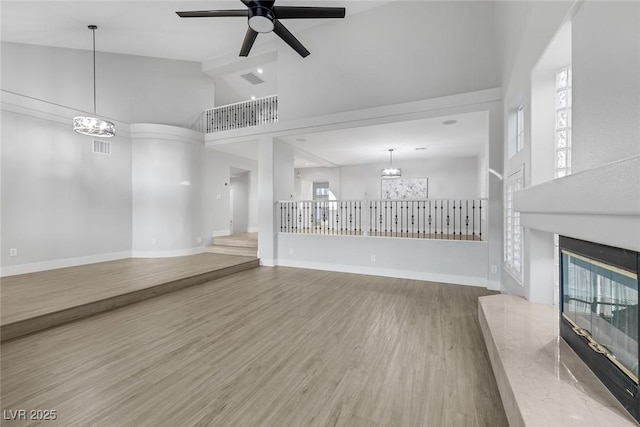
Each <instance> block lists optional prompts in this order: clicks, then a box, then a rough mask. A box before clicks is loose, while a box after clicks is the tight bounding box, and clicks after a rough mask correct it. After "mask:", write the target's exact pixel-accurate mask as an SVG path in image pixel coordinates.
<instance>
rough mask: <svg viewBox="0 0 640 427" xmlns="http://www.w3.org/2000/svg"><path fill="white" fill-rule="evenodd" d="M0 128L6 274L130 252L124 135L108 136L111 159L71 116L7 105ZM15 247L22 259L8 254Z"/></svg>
mask: <svg viewBox="0 0 640 427" xmlns="http://www.w3.org/2000/svg"><path fill="white" fill-rule="evenodd" d="M40 107H43V106H42V105H40ZM37 108H39V107H37ZM1 132H2V133H1V136H2V201H1V209H2V254H1V258H0V259H1V262H2V266H3V274H10V273H14V274H15V273H21V272H25V271H29V268H31V267H27V266H33V265H34V264H37V266H36V267H34V268H36V269H44V268H49V267H52V266H54V265H55V263H54V264H52V263H53V262H54V261H56V260H60V259H66V260H70V259H74V260H77V259H78V258H89V259H90V260H93V262H96V261H98V260H105V259H113V258H123V257H126V256H129V254H130V250H131V203H132V202H131V197H132V190H131V142H130V140H129V139H128V138H127V137H124V136H116V137H115V138H112V139H111V142H112V154H111V155H110V156H107V155H99V154H94V153H93V152H92V150H93V145H92V138H90V137H88V136H85V135H80V134H78V133H76V132H74V131H73V129H72V127H71V120H70V118H69V119H68V120H64V119H63V120H60V121H54V120H49V119H46V118H44V117H34V116H31V115H28V114H23V113H16V112H12V111H7V110H5V109H4V105H3V111H2V130H1ZM10 248H16V249H17V251H18V256H16V257H9V249H10ZM99 256H103V258H100V257H99ZM66 262H67V263H69V262H70V263H73V262H74V261H66ZM20 266H22V267H20Z"/></svg>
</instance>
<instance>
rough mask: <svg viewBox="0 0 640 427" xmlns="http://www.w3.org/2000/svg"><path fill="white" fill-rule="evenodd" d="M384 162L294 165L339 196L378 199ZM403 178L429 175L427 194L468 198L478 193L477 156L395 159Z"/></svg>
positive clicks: (426, 176)
mask: <svg viewBox="0 0 640 427" xmlns="http://www.w3.org/2000/svg"><path fill="white" fill-rule="evenodd" d="M387 166H388V163H374V164H367V165H352V166H341V167H335V168H305V169H298V171H299V174H300V178H299V179H302V180H305V181H311V182H322V181H328V182H329V188H330V190H331V191H332V192H333V193H334V194H335V195H336V197H337V198H338V199H341V200H364V199H380V197H381V188H380V185H381V184H380V183H381V181H380V179H381V178H380V170H381V169H383V168H385V167H387ZM394 166H396V167H399V168H402V176H403V177H404V178H429V198H432V199H472V198H478V197H480V183H479V175H480V171H479V161H478V158H477V157H455V158H445V159H429V160H403V161H395V162H394Z"/></svg>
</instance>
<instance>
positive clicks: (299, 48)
mask: <svg viewBox="0 0 640 427" xmlns="http://www.w3.org/2000/svg"><path fill="white" fill-rule="evenodd" d="M273 25H274V27H273V32H274V33H276V34H277V35H278V37H280V38H281V39H282V40H284V41H285V43H287V44H288V45H289V46H291V47H292V48H293V50H295V51H296V52H298V53H299V54H300V56H302V57H303V58H306V57H307V56H308V55H309V54H310V53H311V52H309V51H308V50H307V49H306V48H305V47H304V46H303V45H302V43H300V42H299V41H298V39H297V38H295V37H294V36H293V34H291V33H290V32H289V30H287V29H286V28H285V26H284V25H282V24H281V23H280V21H278V20H277V19H274V21H273Z"/></svg>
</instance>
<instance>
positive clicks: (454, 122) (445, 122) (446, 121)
mask: <svg viewBox="0 0 640 427" xmlns="http://www.w3.org/2000/svg"><path fill="white" fill-rule="evenodd" d="M456 123H458V121H457V120H445V121H444V122H442V124H443V125H455V124H456Z"/></svg>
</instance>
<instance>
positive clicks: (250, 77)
mask: <svg viewBox="0 0 640 427" xmlns="http://www.w3.org/2000/svg"><path fill="white" fill-rule="evenodd" d="M240 77H242V78H243V79H245V80H246V81H248V82H249V83H251V84H252V85H259V84H261V83H264V80H262V79H261V78H260V77H258V76H256V75H255V74H253V73H247V74H242V75H241V76H240Z"/></svg>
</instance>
